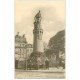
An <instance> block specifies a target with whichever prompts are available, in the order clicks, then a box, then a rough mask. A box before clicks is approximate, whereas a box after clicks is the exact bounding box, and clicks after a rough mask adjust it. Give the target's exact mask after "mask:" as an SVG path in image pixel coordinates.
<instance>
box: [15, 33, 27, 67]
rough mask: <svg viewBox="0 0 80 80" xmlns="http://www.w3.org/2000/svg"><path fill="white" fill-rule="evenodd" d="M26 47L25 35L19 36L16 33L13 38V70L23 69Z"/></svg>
mask: <svg viewBox="0 0 80 80" xmlns="http://www.w3.org/2000/svg"><path fill="white" fill-rule="evenodd" d="M26 45H27V41H26V38H25V35H23V36H20V35H19V32H18V33H17V35H16V36H15V68H25V65H26V56H27V49H26Z"/></svg>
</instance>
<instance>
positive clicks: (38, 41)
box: [30, 11, 45, 69]
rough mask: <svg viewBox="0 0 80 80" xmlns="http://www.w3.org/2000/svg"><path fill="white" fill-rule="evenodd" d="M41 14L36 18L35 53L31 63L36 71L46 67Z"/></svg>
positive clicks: (34, 33)
mask: <svg viewBox="0 0 80 80" xmlns="http://www.w3.org/2000/svg"><path fill="white" fill-rule="evenodd" d="M41 19H42V17H41V12H40V11H39V12H38V13H37V14H36V15H35V17H34V29H33V35H34V39H33V52H32V54H31V56H30V62H31V65H32V67H33V68H34V69H36V68H37V69H39V68H40V66H43V65H44V59H45V58H44V57H45V55H44V46H43V40H42V35H43V29H42V26H41Z"/></svg>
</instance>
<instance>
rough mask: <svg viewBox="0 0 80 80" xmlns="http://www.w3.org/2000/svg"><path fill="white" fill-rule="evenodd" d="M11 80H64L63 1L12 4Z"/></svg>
mask: <svg viewBox="0 0 80 80" xmlns="http://www.w3.org/2000/svg"><path fill="white" fill-rule="evenodd" d="M14 59H15V61H14V62H15V78H16V79H45V78H46V79H64V78H65V72H66V71H65V64H66V63H65V60H66V59H65V0H51V1H48V0H43V1H42V0H15V50H14Z"/></svg>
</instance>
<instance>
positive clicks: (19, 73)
mask: <svg viewBox="0 0 80 80" xmlns="http://www.w3.org/2000/svg"><path fill="white" fill-rule="evenodd" d="M15 78H18V79H25V78H56V79H58V78H60V79H62V78H65V72H64V70H61V69H53V70H43V71H42V70H31V71H30V70H16V71H15Z"/></svg>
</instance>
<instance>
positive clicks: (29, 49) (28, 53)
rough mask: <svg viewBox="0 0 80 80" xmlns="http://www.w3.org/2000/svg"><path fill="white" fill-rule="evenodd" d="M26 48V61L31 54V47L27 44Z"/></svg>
mask: <svg viewBox="0 0 80 80" xmlns="http://www.w3.org/2000/svg"><path fill="white" fill-rule="evenodd" d="M26 47H27V59H28V58H29V56H30V55H31V53H32V52H33V45H32V44H27V45H26Z"/></svg>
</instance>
